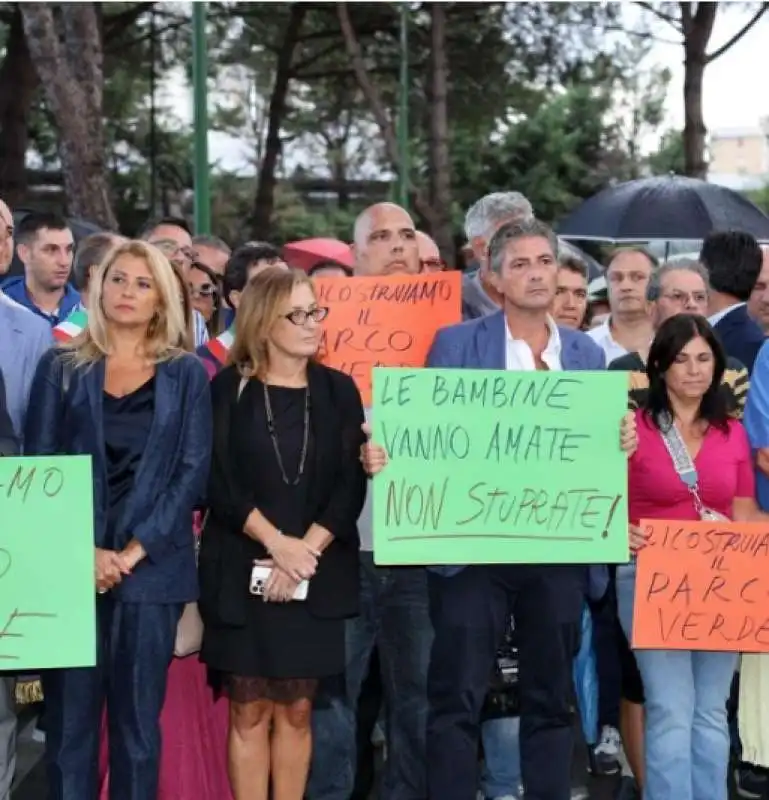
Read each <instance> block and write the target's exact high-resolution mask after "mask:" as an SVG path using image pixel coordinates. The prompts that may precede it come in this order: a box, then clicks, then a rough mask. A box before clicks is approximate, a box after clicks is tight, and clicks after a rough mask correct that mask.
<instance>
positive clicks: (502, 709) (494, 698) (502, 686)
mask: <svg viewBox="0 0 769 800" xmlns="http://www.w3.org/2000/svg"><path fill="white" fill-rule="evenodd" d="M516 642H517V635H516V631H515V623H514V621H513V618H512V616H511V617H510V621H509V624H508V626H507V630H506V631H505V636H504V639H503V640H502V644H501V645H500V646H499V649H498V650H497V656H496V658H495V659H494V670H493V672H492V676H491V683H490V685H489V690H488V692H487V693H486V698H485V700H484V701H483V708H482V709H481V721H482V722H485V721H486V720H490V719H501V718H504V717H517V716H519V715H520V713H521V711H520V708H521V704H520V692H519V687H518V646H517V644H516Z"/></svg>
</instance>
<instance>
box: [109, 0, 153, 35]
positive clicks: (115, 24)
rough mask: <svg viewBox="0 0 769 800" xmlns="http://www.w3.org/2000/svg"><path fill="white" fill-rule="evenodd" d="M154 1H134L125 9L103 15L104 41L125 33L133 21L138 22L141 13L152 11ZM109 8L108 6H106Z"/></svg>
mask: <svg viewBox="0 0 769 800" xmlns="http://www.w3.org/2000/svg"><path fill="white" fill-rule="evenodd" d="M154 7H155V3H136V5H134V6H132V7H131V8H127V9H126V10H125V11H120V12H118V13H117V14H110V15H106V16H105V17H104V43H105V44H107V43H108V42H109V41H110V40H111V39H114V38H117V37H118V36H120V35H121V34H123V33H125V32H126V31H127V30H128V29H129V28H130V27H131V26H132V25H133V24H134V23H136V22H138V21H139V19H140V18H141V16H142V15H143V14H148V13H150V14H151V13H152V9H153V8H154ZM107 8H109V6H107Z"/></svg>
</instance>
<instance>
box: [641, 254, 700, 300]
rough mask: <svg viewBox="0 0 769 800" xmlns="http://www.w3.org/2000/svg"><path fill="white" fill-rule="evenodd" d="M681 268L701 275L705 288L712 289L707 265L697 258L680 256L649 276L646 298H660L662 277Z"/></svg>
mask: <svg viewBox="0 0 769 800" xmlns="http://www.w3.org/2000/svg"><path fill="white" fill-rule="evenodd" d="M680 270H685V271H687V272H693V273H694V274H695V275H699V276H700V278H702V282H703V283H704V284H705V288H706V289H707V290H708V291H709V290H710V285H709V283H708V271H707V270H706V269H705V267H703V266H702V264H700V262H699V261H697V259H696V258H679V259H676V260H675V261H666V262H665V263H664V264H662V265H661V266H659V267H657V269H655V270H653V272H652V274H651V278H649V284H648V286H647V287H646V299H647V300H648V301H649V302H650V303H653V302H654V301H655V300H659V299H660V292H661V291H662V279H663V278H664V277H665V275H669V274H670V273H671V272H677V271H680Z"/></svg>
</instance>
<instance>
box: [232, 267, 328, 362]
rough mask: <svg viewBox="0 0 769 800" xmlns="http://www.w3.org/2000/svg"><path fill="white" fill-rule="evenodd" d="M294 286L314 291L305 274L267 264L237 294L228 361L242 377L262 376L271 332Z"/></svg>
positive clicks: (267, 356) (266, 360) (310, 281)
mask: <svg viewBox="0 0 769 800" xmlns="http://www.w3.org/2000/svg"><path fill="white" fill-rule="evenodd" d="M297 286H309V287H310V289H312V293H313V294H315V287H314V285H313V283H312V280H311V279H310V278H309V277H308V276H307V273H305V272H302V271H301V270H297V269H288V270H286V269H281V268H279V267H268V268H267V269H265V270H263V271H262V272H259V273H258V274H256V275H254V277H253V278H251V280H249V282H248V284H247V285H246V288H245V289H244V290H243V294H242V295H241V296H240V303H239V304H238V313H237V314H236V315H235V341H234V342H233V344H232V347H231V348H230V355H229V363H230V364H235V365H236V366H237V368H238V372H240V374H241V376H242V377H244V378H253V377H264V375H265V373H266V371H267V368H268V367H269V350H268V347H267V342H268V341H269V338H270V331H271V330H272V328H273V326H274V325H275V323H276V322H277V321H278V319H279V317H280V314H281V311H282V309H281V306H282V305H283V303H285V302H286V300H287V299H289V298H290V297H291V293H292V292H293V291H294V289H295V288H296V287H297Z"/></svg>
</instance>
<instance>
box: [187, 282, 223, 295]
mask: <svg viewBox="0 0 769 800" xmlns="http://www.w3.org/2000/svg"><path fill="white" fill-rule="evenodd" d="M190 295H191V296H192V297H194V298H209V297H216V295H217V289H216V286H214V284H213V283H201V284H200V286H190Z"/></svg>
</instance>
